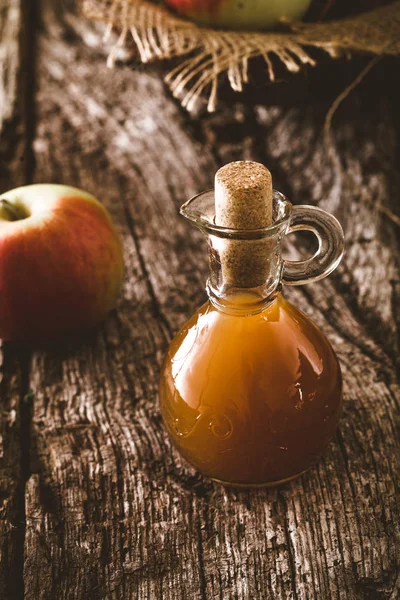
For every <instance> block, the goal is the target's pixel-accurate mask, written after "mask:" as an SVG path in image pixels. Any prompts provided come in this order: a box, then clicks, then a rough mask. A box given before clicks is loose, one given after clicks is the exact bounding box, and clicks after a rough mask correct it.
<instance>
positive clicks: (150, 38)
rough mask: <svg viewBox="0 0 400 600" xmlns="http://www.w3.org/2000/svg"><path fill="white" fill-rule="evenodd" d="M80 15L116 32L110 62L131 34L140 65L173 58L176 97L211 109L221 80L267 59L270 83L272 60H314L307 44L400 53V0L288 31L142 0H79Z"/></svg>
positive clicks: (236, 79) (294, 67) (236, 80)
mask: <svg viewBox="0 0 400 600" xmlns="http://www.w3.org/2000/svg"><path fill="white" fill-rule="evenodd" d="M83 10H84V13H85V14H86V15H87V16H89V17H91V18H93V19H99V20H102V21H104V22H105V23H106V24H107V33H110V32H111V31H112V29H116V30H117V31H118V32H119V33H120V35H119V38H118V42H117V44H116V45H115V47H114V48H113V49H112V51H111V53H110V56H109V64H110V65H113V63H114V61H115V57H116V55H117V51H118V47H120V46H122V45H123V44H124V43H125V41H126V39H127V37H128V36H131V37H132V39H133V41H134V43H135V45H136V48H137V50H138V53H139V56H140V59H141V61H142V62H144V63H147V62H149V61H153V60H157V59H159V60H164V59H169V58H178V59H179V60H178V64H177V66H175V67H174V69H173V70H172V71H170V72H169V73H168V74H167V75H166V78H165V79H166V81H167V83H168V85H169V86H170V88H171V90H172V93H173V94H174V96H175V97H177V98H179V99H180V100H181V103H182V105H183V106H184V107H185V108H187V109H188V110H191V109H193V108H194V106H195V104H196V102H197V100H198V99H199V97H200V96H201V95H202V94H205V93H207V92H208V105H207V106H208V110H209V111H213V110H215V107H216V101H217V91H218V80H219V78H220V76H221V75H223V74H224V73H226V74H227V75H228V78H229V82H230V84H231V86H232V88H233V89H234V90H236V91H241V90H242V89H243V85H244V84H245V83H246V82H247V81H248V69H249V61H250V59H252V58H255V57H257V56H261V57H263V58H264V60H265V62H266V64H267V67H268V74H269V79H270V80H271V81H273V80H274V76H275V75H274V62H273V59H274V58H278V59H279V60H280V61H281V62H282V63H283V65H284V66H285V67H286V69H288V70H289V71H292V72H296V71H299V69H300V68H301V66H302V65H304V64H309V65H315V64H316V59H315V57H313V56H312V55H311V53H310V50H312V47H314V48H319V49H322V50H323V51H325V52H327V53H328V54H329V55H330V56H332V57H338V56H340V55H342V54H343V53H351V52H365V53H370V54H375V55H384V54H400V2H394V3H393V4H389V5H387V6H385V7H382V8H378V9H376V10H372V11H370V12H366V13H363V14H360V15H357V16H353V17H351V18H347V19H341V20H337V21H329V22H324V23H297V24H296V25H295V26H293V27H292V28H291V29H290V30H288V32H287V33H280V32H262V33H259V32H256V33H255V32H238V31H220V30H215V29H210V28H206V27H200V26H198V25H195V24H194V23H191V22H190V21H187V20H185V19H182V18H179V17H177V16H175V15H174V14H172V13H171V12H169V11H168V10H167V9H166V8H164V7H163V6H160V5H157V4H153V3H152V2H149V1H147V0H84V4H83Z"/></svg>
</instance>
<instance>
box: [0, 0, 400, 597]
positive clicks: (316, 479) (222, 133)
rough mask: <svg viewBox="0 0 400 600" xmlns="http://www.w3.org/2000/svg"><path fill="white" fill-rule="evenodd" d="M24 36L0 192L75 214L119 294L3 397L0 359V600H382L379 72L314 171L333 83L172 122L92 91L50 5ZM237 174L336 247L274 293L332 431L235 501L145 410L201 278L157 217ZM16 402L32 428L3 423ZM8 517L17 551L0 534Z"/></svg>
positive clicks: (385, 246)
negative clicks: (330, 356)
mask: <svg viewBox="0 0 400 600" xmlns="http://www.w3.org/2000/svg"><path fill="white" fill-rule="evenodd" d="M6 4H7V6H8V7H9V9H8V10H12V9H13V7H14V5H17V4H18V3H17V2H16V0H7V3H6ZM28 5H29V2H27V3H24V5H23V6H24V7H25V12H26V10H27V6H28ZM36 7H37V8H38V4H36ZM1 15H2V18H3V12H2V13H1ZM38 17H40V23H39V22H36V21H33V22H32V27H34V29H35V31H36V36H37V44H38V46H37V47H38V50H37V54H36V60H35V64H33V62H32V61H31V63H30V64H29V65H28V69H27V77H31V75H29V73H30V71H31V70H32V69H33V67H35V71H34V75H35V82H36V89H35V90H34V89H33V88H31V89H30V90H28V94H31V102H32V103H33V101H34V114H35V132H34V138H33V139H32V140H30V135H31V134H30V125H29V122H28V124H27V126H26V128H27V131H24V130H23V128H22V129H21V131H22V136H23V137H24V139H25V144H26V146H27V149H26V156H27V157H28V159H29V161H28V162H29V165H28V166H27V167H26V169H25V171H24V173H23V174H21V173H20V172H19V171H18V169H17V168H16V167H15V164H16V162H15V157H16V156H17V154H18V152H17V151H16V149H15V148H16V146H15V142H12V140H13V139H14V138H13V135H14V134H13V124H12V123H13V117H12V116H10V115H11V114H16V112H17V113H18V111H16V109H13V113H7V114H6V118H5V123H4V132H3V137H4V135H5V136H6V142H3V141H2V149H3V147H4V148H5V146H4V143H6V144H9V146H8V147H9V148H13V151H12V152H7V153H6V155H5V156H3V153H2V169H1V172H2V174H3V173H5V176H4V177H3V178H2V181H1V183H2V186H3V188H6V187H14V186H15V185H17V184H19V183H20V182H21V177H23V178H25V180H27V181H28V180H30V178H31V177H32V179H33V181H37V182H39V181H57V182H62V183H71V184H75V185H77V186H81V187H84V188H87V189H88V190H90V191H92V192H94V193H96V194H97V195H98V196H99V197H100V198H101V200H102V201H103V202H104V203H105V204H106V206H107V207H108V208H109V210H110V212H111V214H112V216H113V218H114V221H115V222H116V224H117V227H118V229H119V231H120V233H121V236H122V238H123V241H124V247H125V260H126V267H127V279H126V285H125V288H124V293H123V296H122V298H121V301H120V303H119V306H118V310H117V311H116V312H115V313H114V314H112V315H111V316H110V318H109V319H108V321H107V323H105V325H104V326H103V327H102V328H101V329H100V330H99V331H98V333H97V334H96V335H95V336H94V337H93V338H90V339H86V340H84V341H83V342H82V344H81V345H80V346H79V347H78V346H75V347H68V348H60V349H58V350H57V351H56V350H54V351H48V352H46V353H44V352H41V353H38V352H36V353H35V354H34V355H33V356H32V362H31V364H30V368H29V372H28V371H27V368H24V373H23V376H22V381H21V380H20V379H18V368H17V364H16V360H14V358H13V354H10V357H11V358H10V360H8V361H6V363H7V364H6V365H5V368H4V371H5V375H4V381H5V383H3V390H2V409H1V410H2V414H3V413H5V414H6V417H7V415H12V419H13V421H12V423H15V425H13V427H9V426H8V425H7V424H6V423H8V422H9V420H8V421H7V419H5V418H4V416H3V419H2V422H1V425H0V431H1V433H2V435H3V438H2V439H3V443H4V440H6V443H7V444H8V446H4V447H6V448H11V449H12V451H11V452H9V453H8V454H7V455H6V458H5V459H4V457H3V458H2V457H0V461H2V462H0V476H1V484H0V490H1V493H2V494H3V495H4V493H6V494H7V498H6V504H4V502H3V504H1V500H2V496H0V515H1V517H2V521H1V525H0V527H1V531H2V534H1V536H0V553H1V552H2V554H0V556H2V567H1V568H0V594H1V592H3V594H2V597H4V598H7V597H9V598H13V599H14V598H17V597H22V595H23V594H24V596H25V597H26V598H27V599H29V600H37V599H47V598H51V599H57V600H58V599H64V598H65V599H67V598H68V599H72V598H74V599H75V598H76V599H81V598H93V599H97V598H112V599H114V598H115V599H121V598H133V599H142V600H153V599H161V598H162V599H166V600H167V599H176V598H179V599H186V598H190V599H191V600H195V599H196V600H197V599H201V600H204V599H206V598H207V599H208V598H220V599H223V600H225V599H231V598H232V599H237V600H239V599H240V600H242V599H243V600H244V599H247V598H249V599H250V598H251V599H255V598H257V599H258V598H259V599H268V600H269V599H270V598H271V599H272V598H273V599H289V598H292V599H297V600H300V599H301V600H311V599H318V600H319V599H323V600H325V599H326V600H330V599H331V598H340V599H341V598H343V599H346V600H353V599H354V600H358V599H364V598H367V599H371V600H372V599H374V600H375V599H377V600H381V599H382V600H383V599H390V600H394V599H395V598H396V597H397V594H398V593H399V589H400V586H399V581H398V565H399V556H398V554H399V539H398V528H399V520H400V519H399V504H398V501H396V495H395V487H396V482H397V481H398V471H399V469H398V467H399V460H398V445H397V437H396V435H397V430H396V424H395V417H396V415H397V411H398V398H399V388H398V381H397V380H396V369H395V362H396V359H397V357H398V332H399V329H398V325H399V311H398V303H399V289H400V288H399V252H398V242H397V238H398V237H399V236H398V233H399V228H398V225H395V224H394V223H393V222H392V221H391V220H390V218H389V217H388V216H387V215H386V214H385V213H384V212H383V211H384V210H385V209H390V210H391V211H393V212H396V211H397V214H398V211H399V196H400V193H399V189H400V185H399V183H400V181H399V179H400V171H399V169H398V165H399V160H398V159H399V147H400V144H399V131H400V127H399V125H400V124H399V121H398V116H397V112H398V101H399V93H398V92H397V91H396V89H395V84H394V83H393V81H395V79H396V77H395V73H396V67H397V65H396V63H394V62H393V63H390V62H388V63H386V62H385V63H382V64H381V65H378V66H377V67H376V70H375V72H371V74H370V76H369V78H368V79H367V80H366V81H365V82H364V83H362V84H361V85H360V87H359V88H358V89H357V90H355V91H354V92H353V94H352V95H351V96H350V97H349V98H348V99H347V100H346V102H345V106H344V107H343V108H341V109H340V110H339V111H338V113H337V115H336V116H335V117H334V121H333V129H332V135H333V139H334V153H333V154H332V152H331V155H330V156H328V152H327V151H326V148H325V147H324V145H323V140H322V126H323V120H324V116H325V114H326V112H327V110H328V108H329V105H330V103H331V102H332V100H333V99H334V97H335V95H336V94H337V93H338V92H339V91H341V89H342V87H344V85H345V83H346V77H349V75H348V74H347V76H346V75H345V74H344V75H343V76H342V75H340V72H339V70H338V69H337V68H335V67H332V69H333V72H334V73H335V82H334V83H332V85H331V86H324V90H322V91H320V92H319V91H318V85H317V83H318V77H320V76H321V71H320V72H319V74H318V73H315V74H312V73H310V74H309V78H310V82H309V84H308V87H307V88H306V93H305V94H303V96H299V98H300V97H301V104H300V105H298V106H297V107H296V106H295V104H294V103H292V106H291V105H290V103H287V102H286V104H285V106H284V107H277V106H274V107H268V106H267V107H266V106H262V105H261V104H258V103H256V102H255V101H254V100H253V101H252V100H251V99H248V101H246V104H242V103H240V102H239V101H238V100H237V99H236V98H235V104H234V106H232V107H231V108H230V110H227V108H225V109H224V110H223V111H222V112H221V113H219V114H217V115H214V116H204V118H203V119H197V120H194V121H193V120H190V119H189V118H188V116H187V115H186V114H185V113H184V112H182V111H181V110H180V109H179V107H178V106H177V105H176V103H175V102H174V101H173V100H172V99H171V98H170V97H169V95H168V93H167V92H166V90H165V89H164V87H163V85H162V83H161V81H160V79H159V77H157V75H154V74H151V73H148V72H143V70H142V69H140V70H136V71H134V72H133V71H132V70H131V69H130V68H129V67H120V68H118V69H117V70H115V71H112V72H110V71H109V70H107V68H106V66H105V60H104V53H103V51H102V50H101V41H100V40H101V32H100V29H98V28H97V26H92V25H91V24H89V23H86V22H85V21H84V20H82V19H81V18H79V16H78V15H77V13H76V12H75V9H74V6H73V4H72V3H71V2H60V3H58V2H57V3H54V2H51V0H42V2H41V4H40V15H39V11H38ZM38 21H39V19H38ZM14 39H16V38H15V37H14ZM8 43H9V42H8ZM341 68H342V69H344V65H343V64H342V65H341ZM397 68H398V67H397ZM344 73H347V70H346V69H344ZM19 85H20V86H24V83H23V81H22V82H20V83H19ZM289 85H292V84H291V83H290V84H289ZM293 85H294V84H293ZM296 85H297V84H296ZM304 85H305V84H304V82H303V87H304ZM20 89H24V88H23V87H20ZM17 96H18V93H17ZM239 100H240V97H239ZM27 105H29V102H28V103H26V104H24V106H25V107H26V106H27ZM2 139H3V138H2ZM18 139H19V138H18ZM8 140H11V141H10V143H9V142H8ZM31 142H32V143H31ZM21 143H23V142H21ZM30 151H31V152H33V158H34V162H33V161H32V157H30V156H29V153H30ZM242 157H245V158H254V159H258V160H262V161H264V162H266V163H267V164H269V165H270V166H271V169H272V171H273V173H274V175H275V177H276V184H277V187H278V188H280V189H282V191H284V192H286V193H287V194H288V195H289V197H291V198H292V199H293V201H294V202H307V203H318V204H319V205H320V206H323V207H324V208H326V209H328V210H330V211H332V212H334V213H335V214H336V215H337V216H338V217H339V218H340V219H341V220H342V222H343V224H344V227H345V230H346V236H347V239H348V244H347V254H346V258H345V260H344V262H343V265H342V266H341V267H340V269H339V271H338V272H337V273H336V274H335V275H334V276H333V277H331V278H329V279H328V280H324V281H323V282H321V283H318V284H315V285H312V286H309V287H304V288H298V289H288V290H286V296H287V297H288V298H289V299H291V300H292V301H293V302H295V303H296V304H297V305H298V306H299V307H300V308H301V309H302V310H304V311H305V312H306V313H307V314H309V315H310V316H311V317H312V318H313V319H314V320H315V322H316V323H317V324H318V325H319V326H320V327H322V328H323V330H324V331H325V332H326V334H327V335H328V337H329V338H330V340H331V342H332V344H333V345H334V347H335V349H336V351H337V353H338V355H339V358H340V360H341V364H342V369H343V375H344V382H345V408H344V414H343V418H342V421H341V426H340V431H339V433H338V435H337V436H336V439H335V441H334V443H332V445H331V447H330V449H329V452H328V453H327V455H326V456H325V457H324V458H323V459H322V460H321V461H320V463H319V464H318V465H317V467H315V468H314V469H313V470H311V471H310V472H309V473H308V474H307V475H305V476H304V477H302V478H301V479H299V480H298V481H294V482H292V483H290V484H287V485H285V486H283V487H281V488H279V489H272V490H259V491H248V492H247V491H236V490H233V489H224V488H223V487H221V486H219V485H217V484H214V483H211V482H208V481H205V480H203V479H202V478H201V477H200V476H199V475H198V474H197V473H196V472H194V471H193V470H192V469H191V468H190V467H188V466H187V465H186V464H184V463H183V462H182V461H181V459H180V458H179V456H178V455H177V453H176V452H175V451H174V450H173V449H172V448H171V445H170V443H169V440H168V438H167V437H166V435H165V432H164V429H163V427H162V423H161V420H160V415H159V410H158V405H157V379H158V372H159V369H160V364H161V360H162V356H163V354H164V352H165V350H166V348H167V345H168V342H169V340H170V338H171V336H172V335H173V334H174V332H175V331H176V330H177V329H178V328H179V326H180V325H181V324H182V323H183V322H184V320H185V319H186V318H187V317H188V316H190V314H191V313H192V312H193V310H194V309H195V308H196V307H197V306H198V305H199V304H200V302H201V301H202V300H203V298H204V291H203V288H204V281H205V279H206V276H207V261H206V254H205V253H206V248H205V243H204V240H202V238H201V235H200V234H199V233H197V232H195V231H192V230H190V229H189V227H188V226H187V225H186V224H185V223H184V222H183V220H182V219H181V218H179V217H178V216H177V208H178V206H179V205H180V204H181V203H182V202H183V201H184V200H186V199H187V198H188V197H189V196H190V195H191V194H194V193H196V192H198V191H201V190H203V189H207V188H209V187H210V186H211V184H212V176H213V173H214V171H215V169H216V168H217V167H218V166H220V165H221V164H222V163H224V162H226V161H227V160H231V159H236V158H242ZM3 165H4V167H3ZM379 205H381V208H380V209H379V208H378V207H379ZM289 250H290V251H291V252H294V248H293V247H290V248H289ZM11 350H12V349H11ZM25 379H26V380H27V381H28V382H29V384H28V385H26V386H24V380H25ZM24 387H25V388H26V389H27V388H28V387H29V388H30V390H31V391H32V396H33V401H32V402H33V407H32V414H31V412H30V411H29V410H27V409H26V408H25V409H24V410H22V409H21V407H20V404H19V395H20V394H25V391H26V389H24ZM13 411H14V412H13ZM7 418H8V419H9V417H7ZM21 419H22V423H23V429H24V430H26V429H27V421H28V419H29V420H30V422H29V424H30V436H29V439H28V444H29V447H28V448H26V446H24V444H25V445H26V440H25V438H24V439H22V437H21V443H20V445H18V427H19V422H20V421H21ZM24 423H25V424H24ZM25 433H27V432H26V431H25ZM0 447H1V445H0ZM28 452H29V454H28ZM21 455H22V456H21ZM28 456H29V465H28V464H26V459H27V457H28ZM24 457H25V459H24ZM28 466H29V473H28ZM28 475H29V477H28ZM4 490H5V492H4ZM23 499H25V509H26V523H25V531H24V532H23V533H24V539H22V540H19V539H18V536H15V535H14V537H13V531H14V530H13V527H14V526H15V522H14V521H15V519H17V518H18V515H19V516H21V502H22V501H23ZM4 507H5V508H4ZM1 511H3V512H1ZM4 511H5V512H4ZM7 511H8V512H7ZM3 515H5V516H3ZM10 515H11V516H10ZM8 523H11V525H9V524H8ZM23 543H24V545H23ZM10 549H11V550H10ZM23 551H24V560H25V564H24V572H23V580H22V572H20V571H21V561H22V558H23V556H22V552H23ZM4 553H5V554H4ZM4 556H5V558H4ZM7 575H8V577H7ZM12 581H17V582H20V584H21V585H20V584H19V583H18V584H17V587H15V586H14V588H13V587H12V585H14V584H13V583H10V582H12ZM22 584H23V585H24V590H23V588H22ZM1 586H3V587H1Z"/></svg>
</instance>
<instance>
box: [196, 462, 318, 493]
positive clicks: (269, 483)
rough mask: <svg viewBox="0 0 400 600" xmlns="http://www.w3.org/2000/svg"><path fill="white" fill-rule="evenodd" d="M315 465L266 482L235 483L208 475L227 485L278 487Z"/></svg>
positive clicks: (238, 486) (212, 479) (213, 479)
mask: <svg viewBox="0 0 400 600" xmlns="http://www.w3.org/2000/svg"><path fill="white" fill-rule="evenodd" d="M313 466H314V465H310V466H309V467H307V469H304V471H300V472H299V473H295V475H291V476H290V477H285V478H284V479H278V480H276V481H267V482H266V483H235V482H232V481H223V480H221V479H216V478H215V477H207V479H211V481H215V483H219V484H221V485H223V486H225V487H235V488H236V487H237V488H242V489H245V488H272V487H276V486H278V485H283V484H285V483H288V482H289V481H292V480H293V479H297V478H298V477H301V476H302V475H304V473H307V471H309V470H310V469H311V468H312V467H313Z"/></svg>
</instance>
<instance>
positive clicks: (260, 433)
mask: <svg viewBox="0 0 400 600" xmlns="http://www.w3.org/2000/svg"><path fill="white" fill-rule="evenodd" d="M181 214H182V215H183V216H184V217H186V218H187V219H189V221H191V222H192V223H194V224H195V225H196V226H197V227H199V228H200V230H201V231H202V232H203V233H204V234H205V235H206V236H207V237H208V242H209V257H210V277H209V279H208V282H207V293H208V296H209V300H208V301H207V302H206V303H205V304H204V305H203V306H202V307H201V308H199V309H198V310H197V311H196V313H195V314H194V315H193V316H192V317H191V318H190V319H189V320H188V321H187V323H186V324H185V325H184V326H183V328H182V329H181V331H180V332H179V333H178V334H177V336H176V337H175V338H174V339H173V341H172V342H171V344H170V347H169V350H168V353H167V355H166V357H165V360H164V364H163V368H162V372H161V379H160V403H161V412H162V416H163V420H164V423H165V426H166V429H167V431H168V433H169V435H170V436H171V439H172V441H173V443H174V445H175V446H176V448H177V449H178V450H179V452H180V453H181V455H182V456H183V457H184V458H185V459H186V460H187V461H188V462H189V463H191V464H192V465H193V466H194V467H195V468H196V469H198V470H199V471H200V472H201V473H202V474H203V475H205V476H207V477H210V478H212V479H215V480H217V481H220V482H222V483H225V484H234V485H244V486H253V485H254V486H259V485H275V484H278V483H281V482H284V481H287V480H289V479H292V478H294V477H297V476H298V475H300V474H302V473H304V472H305V471H306V470H307V469H308V468H309V467H310V466H311V465H313V464H314V463H315V462H316V461H317V460H318V458H319V457H320V456H321V454H322V453H323V452H324V450H325V449H326V447H327V445H328V444H329V442H330V440H331V439H332V437H333V435H334V432H335V430H336V427H337V424H338V420H339V416H340V412H341V406H342V379H341V372H340V366H339V363H338V360H337V358H336V355H335V353H334V351H333V349H332V347H331V345H330V343H329V342H328V340H327V338H326V337H325V335H324V334H323V333H322V332H321V331H320V330H319V329H318V328H317V327H316V325H314V323H313V322H312V321H311V320H310V319H309V318H308V317H307V316H306V315H305V314H303V313H302V312H300V311H299V310H298V309H297V308H295V306H293V305H292V304H291V303H289V302H288V301H287V300H285V298H284V297H283V295H282V294H281V288H282V284H285V285H302V284H304V283H309V282H312V281H317V280H319V279H322V278H323V277H326V276H327V275H329V274H330V273H331V272H332V271H333V270H334V269H335V268H336V266H337V265H338V264H339V262H340V260H341V258H342V255H343V249H344V237H343V231H342V228H341V226H340V224H339V223H338V221H337V220H336V219H335V218H334V217H333V216H331V215H329V214H328V213H326V212H325V211H323V210H321V209H319V208H315V207H312V206H292V205H291V204H290V203H289V202H288V200H287V199H286V198H285V197H284V196H283V195H282V194H281V193H279V192H277V191H274V192H273V223H272V225H270V226H269V227H263V228H260V229H255V230H254V229H253V230H243V229H229V228H225V227H221V226H218V225H216V224H215V204H214V193H213V191H209V192H205V193H202V194H199V195H198V196H195V197H194V198H192V199H191V200H189V201H188V202H187V203H186V204H184V205H183V206H182V208H181ZM298 230H309V231H312V232H313V233H314V234H315V235H316V236H317V239H318V242H319V248H318V250H317V252H316V253H315V255H314V256H312V257H311V258H309V259H308V260H304V261H287V260H283V259H282V256H281V245H282V240H283V238H284V236H285V235H286V234H288V233H292V232H294V231H298ZM261 240H262V242H261ZM255 243H256V244H257V243H263V244H264V250H265V253H264V256H265V265H264V266H265V273H266V274H267V276H266V277H265V281H264V282H263V283H262V285H259V286H257V287H251V288H250V287H245V286H243V282H241V283H240V286H238V285H235V284H237V283H238V282H235V281H234V280H232V277H229V273H227V272H226V270H225V271H224V268H223V260H222V257H223V254H224V252H226V249H227V247H229V245H232V244H237V245H238V244H240V245H247V246H248V247H249V248H251V245H252V244H253V245H254V244H255ZM230 273H231V272H230Z"/></svg>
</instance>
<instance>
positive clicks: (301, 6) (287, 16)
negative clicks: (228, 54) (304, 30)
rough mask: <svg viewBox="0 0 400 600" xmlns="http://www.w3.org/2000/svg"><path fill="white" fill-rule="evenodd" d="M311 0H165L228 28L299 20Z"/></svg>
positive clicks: (264, 26)
mask: <svg viewBox="0 0 400 600" xmlns="http://www.w3.org/2000/svg"><path fill="white" fill-rule="evenodd" d="M311 1H312V0H165V3H166V4H167V5H168V6H170V7H171V8H174V9H175V10H176V11H177V12H178V13H179V14H181V15H184V16H186V17H189V18H191V19H194V20H195V21H198V22H199V23H204V24H205V25H211V26H214V27H227V28H229V29H242V30H245V29H249V30H257V29H259V30H260V29H268V28H273V27H275V26H276V25H278V24H279V23H280V22H282V21H298V20H300V19H301V18H302V17H303V16H304V15H305V13H306V11H307V10H308V8H309V6H310V4H311Z"/></svg>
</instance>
